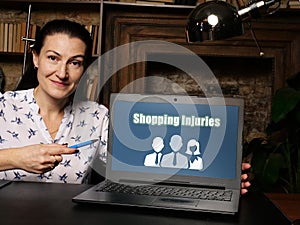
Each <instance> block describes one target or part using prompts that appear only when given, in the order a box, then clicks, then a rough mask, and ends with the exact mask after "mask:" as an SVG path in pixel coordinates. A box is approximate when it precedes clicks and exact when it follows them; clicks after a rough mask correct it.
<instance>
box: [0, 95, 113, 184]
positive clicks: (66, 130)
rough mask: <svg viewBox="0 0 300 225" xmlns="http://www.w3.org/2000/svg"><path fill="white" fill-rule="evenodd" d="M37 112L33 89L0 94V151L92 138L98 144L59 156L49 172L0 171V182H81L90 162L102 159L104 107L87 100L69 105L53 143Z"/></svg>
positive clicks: (86, 174)
mask: <svg viewBox="0 0 300 225" xmlns="http://www.w3.org/2000/svg"><path fill="white" fill-rule="evenodd" d="M38 111H39V106H38V105H37V104H36V101H35V99H34V96H33V89H29V90H23V91H9V92H6V93H4V94H1V93H0V151H1V149H5V148H16V147H23V146H26V145H32V144H50V143H57V144H66V143H67V144H68V145H69V146H71V145H74V144H78V143H80V142H84V141H88V140H92V139H98V140H99V141H97V142H95V143H93V144H91V145H88V146H85V147H81V148H79V149H78V150H79V152H78V153H76V154H72V155H67V154H66V155H63V161H62V162H61V163H60V164H59V165H58V166H57V167H55V168H54V169H53V170H52V171H50V172H47V173H44V174H33V173H28V172H26V171H24V170H7V171H2V172H0V179H8V180H23V181H39V182H56V183H83V182H85V181H86V179H87V177H88V175H89V174H90V170H91V168H90V165H91V163H92V161H93V159H94V158H95V157H99V158H100V159H101V160H103V161H105V159H106V154H107V151H106V150H107V134H108V120H109V117H108V110H107V108H106V107H105V106H103V105H99V104H98V103H96V102H91V101H80V102H75V103H72V104H70V105H69V106H67V107H66V108H65V110H64V117H63V119H62V122H61V125H60V127H59V130H58V132H57V134H56V137H55V139H54V140H53V139H52V138H51V136H50V134H49V132H48V130H47V127H46V125H45V123H44V121H43V119H42V117H41V115H40V114H39V113H38Z"/></svg>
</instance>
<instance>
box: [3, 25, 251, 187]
mask: <svg viewBox="0 0 300 225" xmlns="http://www.w3.org/2000/svg"><path fill="white" fill-rule="evenodd" d="M91 48H92V42H91V38H90V35H89V33H88V32H87V31H86V30H85V29H84V27H83V26H81V25H80V24H78V23H75V22H71V21H68V20H54V21H50V22H48V23H47V24H46V25H45V26H44V27H43V28H42V29H41V30H40V32H39V35H38V37H37V38H36V41H35V44H34V47H33V48H32V56H33V60H32V62H33V66H32V67H34V68H35V73H28V74H27V75H26V76H24V78H25V77H26V79H22V81H21V84H20V85H21V86H23V88H24V87H27V88H29V89H27V90H21V91H9V92H6V93H4V94H0V171H2V172H0V179H8V180H24V181H39V182H60V183H83V182H88V181H89V180H88V178H89V175H90V170H91V168H90V165H91V163H92V160H93V159H95V158H99V157H100V158H102V159H103V160H105V158H106V140H107V128H108V111H107V109H106V108H105V107H104V106H103V105H99V104H97V103H95V102H87V101H82V102H76V103H75V102H73V101H72V100H73V94H74V92H75V90H76V87H77V85H78V83H79V80H80V78H81V77H82V75H83V72H84V70H85V67H86V65H87V62H88V58H89V56H90V55H91ZM29 69H30V68H29ZM30 87H34V88H30ZM88 140H97V141H96V142H95V143H92V144H90V145H88V146H84V147H82V148H79V149H75V148H68V147H67V145H69V146H71V145H73V144H77V143H80V142H83V141H88ZM97 149H98V150H97ZM249 167H250V165H249V164H243V169H248V168H249ZM246 179H247V175H243V177H242V181H243V182H242V193H246V192H247V189H246V188H247V187H248V186H249V185H250V184H249V182H246Z"/></svg>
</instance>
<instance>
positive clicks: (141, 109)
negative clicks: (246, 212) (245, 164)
mask: <svg viewBox="0 0 300 225" xmlns="http://www.w3.org/2000/svg"><path fill="white" fill-rule="evenodd" d="M243 107H244V102H243V99H241V98H223V97H211V98H202V97H193V96H181V95H180V96H179V95H140V94H124V93H119V94H112V96H111V101H110V114H111V115H110V128H109V147H108V157H107V165H106V180H105V181H103V182H101V183H100V184H98V185H96V186H94V187H92V188H90V189H88V190H86V191H85V192H83V193H81V194H79V195H78V196H76V197H74V198H73V201H74V202H78V203H85V202H88V203H98V204H109V205H119V206H120V205H122V206H137V207H148V208H164V209H175V210H187V211H202V212H215V213H225V214H234V213H236V212H238V207H239V198H240V186H241V161H242V160H241V158H242V130H243Z"/></svg>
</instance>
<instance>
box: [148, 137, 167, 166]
mask: <svg viewBox="0 0 300 225" xmlns="http://www.w3.org/2000/svg"><path fill="white" fill-rule="evenodd" d="M152 148H153V150H154V152H153V153H150V154H148V155H146V157H145V160H144V165H145V166H154V167H159V166H160V160H161V156H162V153H161V150H162V149H163V148H164V140H163V139H162V138H161V137H155V138H154V139H153V141H152Z"/></svg>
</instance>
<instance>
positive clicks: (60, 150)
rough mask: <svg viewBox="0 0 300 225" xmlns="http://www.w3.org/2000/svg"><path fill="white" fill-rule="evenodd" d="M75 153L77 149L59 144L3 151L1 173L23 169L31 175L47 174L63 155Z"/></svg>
mask: <svg viewBox="0 0 300 225" xmlns="http://www.w3.org/2000/svg"><path fill="white" fill-rule="evenodd" d="M75 152H76V149H73V148H68V147H66V146H64V145H59V144H38V145H29V146H25V147H21V148H9V149H1V150H0V171H3V170H11V169H22V170H25V171H27V172H31V173H37V174H40V173H45V172H47V171H50V170H52V169H53V168H54V167H55V166H57V165H58V163H60V162H61V161H62V159H63V157H62V155H63V154H73V153H75Z"/></svg>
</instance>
